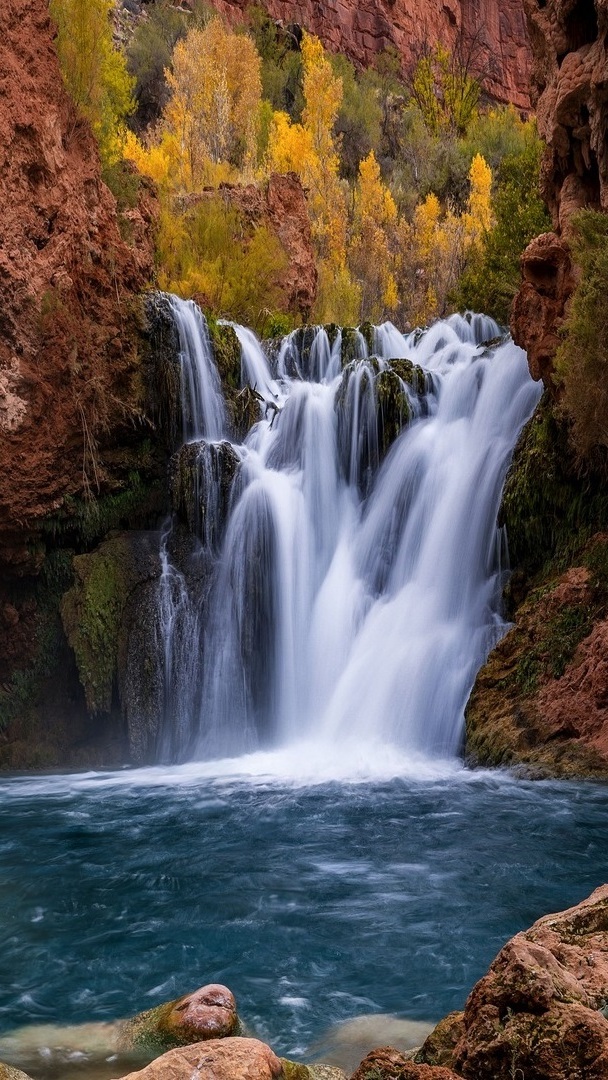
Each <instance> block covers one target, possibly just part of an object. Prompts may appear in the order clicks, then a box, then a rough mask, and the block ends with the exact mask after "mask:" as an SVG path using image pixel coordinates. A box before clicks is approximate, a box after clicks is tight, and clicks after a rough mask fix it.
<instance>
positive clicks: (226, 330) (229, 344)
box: [206, 314, 241, 394]
mask: <svg viewBox="0 0 608 1080" xmlns="http://www.w3.org/2000/svg"><path fill="white" fill-rule="evenodd" d="M206 317H207V326H208V328H209V337H210V338H211V345H212V347H213V355H214V358H215V362H216V364H217V369H218V371H219V373H220V379H221V380H222V386H223V388H224V392H225V393H227V394H230V391H235V390H239V389H240V387H241V345H240V342H239V339H238V337H237V336H236V332H235V330H234V327H232V326H226V325H225V324H224V323H219V322H218V321H217V319H216V318H215V317H214V316H213V315H210V314H207V316H206Z"/></svg>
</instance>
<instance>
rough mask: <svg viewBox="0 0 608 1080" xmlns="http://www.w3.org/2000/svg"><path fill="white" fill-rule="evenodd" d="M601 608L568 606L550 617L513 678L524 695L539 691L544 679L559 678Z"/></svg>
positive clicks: (516, 669)
mask: <svg viewBox="0 0 608 1080" xmlns="http://www.w3.org/2000/svg"><path fill="white" fill-rule="evenodd" d="M595 615H597V608H594V607H586V606H574V605H571V606H566V607H564V608H562V610H561V611H560V612H558V614H557V615H556V616H554V618H552V619H549V620H548V621H547V622H546V623H545V625H544V627H543V628H542V631H541V633H540V638H539V640H537V642H536V643H535V644H534V646H533V647H532V648H531V649H530V650H529V651H526V652H525V653H524V655H523V656H522V657H521V659H520V660H519V662H518V664H517V666H516V668H515V671H514V674H513V681H514V682H515V684H516V686H517V688H518V689H519V690H520V691H521V693H522V694H524V695H530V694H533V693H535V692H536V690H537V689H538V688H539V685H540V684H541V682H543V681H546V680H547V679H559V678H560V677H561V676H562V675H563V674H564V671H565V670H566V667H567V665H568V663H569V661H570V660H571V659H572V658H573V656H574V653H575V652H576V649H577V646H578V645H580V643H581V641H583V640H584V639H585V638H586V637H587V636H588V634H590V632H591V629H592V627H593V620H594V616H595Z"/></svg>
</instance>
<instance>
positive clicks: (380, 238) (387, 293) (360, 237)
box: [348, 150, 399, 322]
mask: <svg viewBox="0 0 608 1080" xmlns="http://www.w3.org/2000/svg"><path fill="white" fill-rule="evenodd" d="M396 226H397V206H396V204H395V200H394V199H393V196H392V195H391V193H390V191H389V189H388V187H387V186H386V185H385V184H384V183H383V181H382V177H381V175H380V166H379V165H378V162H377V161H376V156H375V154H374V151H373V150H370V152H369V154H368V155H367V157H366V158H364V160H363V161H361V162H360V164H359V179H358V182H357V187H356V189H355V209H354V217H353V226H352V232H351V241H350V245H349V252H348V261H349V265H350V268H351V272H352V274H353V277H354V279H355V281H356V282H357V284H358V285H359V287H360V290H361V312H360V315H361V316H362V317H365V318H367V319H371V320H372V321H373V322H381V321H382V320H383V319H385V318H386V317H387V316H389V315H392V314H393V313H394V312H395V310H396V308H397V307H398V304H399V295H398V289H397V281H396V275H397V272H398V264H399V248H398V242H397V234H396Z"/></svg>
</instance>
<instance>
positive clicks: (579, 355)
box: [555, 210, 608, 468]
mask: <svg viewBox="0 0 608 1080" xmlns="http://www.w3.org/2000/svg"><path fill="white" fill-rule="evenodd" d="M573 228H574V233H573V238H572V251H573V254H574V258H575V261H576V262H577V264H578V266H579V267H580V271H581V279H580V282H579V284H578V287H577V288H576V290H575V292H574V295H573V297H572V301H571V306H570V311H569V315H568V318H567V320H566V324H565V327H564V340H563V343H562V344H561V345H560V347H559V349H558V351H557V356H556V358H555V369H556V373H557V379H558V380H559V382H560V384H561V406H562V409H563V412H564V413H565V415H566V417H567V418H568V419H569V420H570V423H571V439H572V442H573V445H574V447H575V449H576V451H577V452H578V454H579V455H580V457H581V458H588V457H589V456H593V457H594V458H596V457H599V458H601V463H602V465H603V466H604V468H605V467H606V460H607V459H606V454H605V449H606V447H608V306H607V304H606V297H607V296H608V214H602V213H599V212H597V211H594V210H581V211H580V212H579V213H578V214H577V215H576V217H575V218H574V220H573Z"/></svg>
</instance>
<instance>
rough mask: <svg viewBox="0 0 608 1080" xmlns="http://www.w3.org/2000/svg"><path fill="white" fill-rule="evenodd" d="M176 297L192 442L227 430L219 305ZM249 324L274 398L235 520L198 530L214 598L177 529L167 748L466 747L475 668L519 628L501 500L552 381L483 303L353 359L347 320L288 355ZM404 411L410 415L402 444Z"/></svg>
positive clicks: (356, 352) (263, 389)
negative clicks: (183, 566)
mask: <svg viewBox="0 0 608 1080" xmlns="http://www.w3.org/2000/svg"><path fill="white" fill-rule="evenodd" d="M172 305H173V311H174V314H175V319H176V323H177V326H178V329H179V335H180V348H181V350H182V370H183V372H184V374H183V377H182V385H183V386H184V387H185V388H186V390H185V393H186V397H185V404H184V416H185V419H184V431H185V438H189V439H193V438H196V439H198V440H201V439H202V440H203V442H202V443H200V445H201V446H203V445H210V441H211V442H213V441H214V440H215V441H216V445H218V444H217V440H218V439H220V438H222V437H223V438H224V439H226V435H227V422H226V413H225V409H224V407H223V404H222V403H221V398H220V397H219V393H218V388H219V379H218V376H217V372H216V370H215V366H214V364H213V359H212V356H211V352H210V349H209V347H208V337H207V334H206V329H205V327H204V321H203V320H202V317H201V316H200V314H197V309H196V308H195V307H194V305H192V304H185V303H184V302H183V301H179V300H177V299H173V300H172ZM197 333H200V340H199V339H198V338H197V336H196V334H197ZM236 333H237V336H238V338H239V341H240V344H241V349H242V378H243V381H244V383H245V382H248V383H249V384H250V385H251V386H252V387H253V388H255V390H256V391H257V393H258V394H259V395H260V396H261V397H262V398H263V399H264V400H265V402H266V408H265V409H264V406H263V405H262V407H261V414H262V417H261V419H260V421H259V422H258V423H257V424H256V425H255V426H254V427H253V428H252V430H251V431H250V433H249V435H248V436H247V439H246V440H245V444H244V445H243V446H242V447H239V448H238V450H237V453H236V454H235V460H237V461H238V462H239V464H238V468H237V469H236V475H235V478H234V480H233V482H232V488H231V491H230V497H229V507H228V509H226V507H224V509H223V511H222V516H223V518H225V519H226V520H225V523H224V522H223V521H222V522H221V523H216V524H215V525H213V523H212V526H209V524H208V525H207V532H206V533H205V532H204V531H203V532H201V531H200V530H199V538H200V540H199V544H200V548H199V556H200V553H201V552H202V553H203V555H202V556H200V557H205V558H207V560H210V562H211V565H212V574H211V584H210V587H209V588H208V590H207V592H206V593H205V596H204V597H201V595H200V593H198V592H197V589H196V588H193V587H192V586H191V585H190V586H188V585H187V584H186V582H185V580H184V578H183V576H182V575H181V573H180V572H179V571H177V570H176V569H175V568H174V567H173V566H172V565H171V562H170V559H169V556H168V554H167V545H166V544H165V545H164V546H163V568H164V569H163V581H162V582H161V588H160V607H161V612H162V616H161V623H162V628H163V635H164V647H163V655H164V664H165V682H166V684H168V685H169V687H170V689H169V692H168V693H167V695H166V700H167V707H166V711H167V717H166V730H165V735H164V738H163V741H162V745H161V749H160V755H161V757H163V758H167V757H171V758H177V759H178V760H183V759H185V758H205V757H208V758H214V757H222V756H231V755H235V754H242V753H246V752H248V751H253V750H256V749H258V748H263V747H277V746H281V745H286V744H291V743H297V742H298V741H300V740H308V741H309V742H316V743H317V744H323V745H325V746H326V747H327V748H328V753H330V754H331V753H336V754H337V753H340V752H343V751H344V748H345V747H346V746H347V745H348V744H352V745H357V746H359V747H363V748H364V749H365V752H367V751H368V750H369V749H370V748H371V747H372V746H373V745H374V744H384V745H386V744H389V745H392V746H396V747H399V748H401V749H402V750H403V751H405V752H406V753H408V754H411V755H413V756H416V755H421V756H442V757H450V756H453V755H455V754H456V753H457V751H458V747H459V742H460V739H461V733H462V725H463V712H464V706H465V703H466V700H467V697H468V694H469V692H470V688H471V685H472V682H473V680H474V677H475V674H476V671H477V669H478V668H479V666H480V665H481V663H483V660H484V658H485V656H486V654H487V652H488V650H489V649H490V648H491V647H492V646H493V645H494V644H495V642H496V641H497V639H498V638H499V637H500V635H501V634H502V632H503V631H504V623H503V621H502V619H501V616H500V593H501V586H502V583H503V575H504V569H505V560H504V558H503V552H504V545H505V540H504V536H503V535H502V533H501V532H500V530H498V529H497V526H496V517H497V512H498V506H499V501H500V494H501V488H502V483H503V480H504V475H505V472H506V468H507V466H508V462H509V459H510V454H511V452H512V449H513V446H514V444H515V441H516V439H517V435H518V433H519V430H520V428H521V426H522V424H523V423H524V422H525V420H526V419H527V418H528V416H529V415H530V414H531V412H532V409H533V407H534V404H535V403H536V401H537V399H538V396H539V389H538V387H537V385H536V384H534V383H533V382H532V381H531V379H530V377H529V374H528V370H527V364H526V359H525V355H524V354H523V353H522V352H521V350H519V349H518V348H516V346H515V345H513V343H512V342H510V341H505V342H503V343H502V344H499V345H498V346H494V347H487V346H486V345H485V344H484V343H485V342H488V341H489V340H490V339H496V338H497V337H498V336H499V334H500V330H499V327H498V326H497V325H496V324H495V323H494V322H493V321H492V320H491V319H488V318H486V317H483V316H472V317H467V318H462V317H460V316H452V317H451V318H450V319H449V320H447V321H446V322H441V323H437V324H435V325H434V326H432V327H431V328H430V329H429V330H428V331H426V332H424V333H421V332H419V331H417V332H416V333H415V334H412V335H410V336H408V337H404V336H403V335H401V334H400V333H399V332H398V331H397V330H396V329H395V327H393V326H391V325H390V324H385V325H384V326H381V327H377V328H376V329H375V331H374V334H375V338H374V342H373V345H374V348H373V352H374V353H375V357H372V358H368V356H367V352H368V349H367V346H366V344H365V340H364V339H363V337H362V335H360V334H358V335H352V331H351V332H350V333H351V336H352V341H351V351H350V356H351V357H354V359H351V360H350V362H349V363H348V364H347V365H346V367H345V368H344V370H342V367H341V355H343V350H342V342H341V338H340V334H338V336H337V337H336V338H334V340H333V341H330V339H329V337H328V335H327V333H326V331H325V330H324V329H322V328H318V329H315V330H305V331H300V332H296V333H295V334H292V335H290V336H289V337H288V338H286V339H285V341H284V342H283V345H282V347H281V349H280V351H279V353H278V355H277V358H276V360H275V363H274V370H271V367H270V365H269V363H268V361H267V359H266V356H265V355H264V352H263V350H262V348H261V346H260V344H259V342H258V341H257V339H256V338H255V336H254V335H253V334H252V332H251V331H249V330H246V329H244V328H241V327H237V328H236ZM191 352H192V355H193V356H195V358H196V359H195V360H193V359H191V358H190V353H191ZM201 357H203V360H204V363H201V360H200V358H201ZM199 379H200V384H199V382H198V381H197V380H199ZM387 388H388V389H390V395H387ZM194 402H196V403H197V404H196V408H195V406H194ZM199 403H200V405H199ZM387 410H388V411H390V417H389V415H388V411H387ZM396 413H397V414H398V416H397V420H395V415H396ZM195 416H196V417H197V419H196V420H195V419H194V417H195ZM187 417H190V418H191V419H189V420H188V419H187ZM199 417H200V419H198V418H199ZM389 420H390V423H392V424H393V426H394V425H395V423H396V425H397V430H396V431H395V434H397V432H398V429H399V428H400V427H401V426H403V430H402V432H401V434H398V437H397V438H396V439H395V441H394V442H393V444H392V446H391V447H390V449H389V450H388V453H386V455H385V456H384V457H383V454H384V451H385V450H386V445H384V444H385V443H386V441H387V440H386V438H385V435H386V432H387V431H388V430H389V427H390V424H389ZM219 445H220V446H225V445H226V443H220V444H219ZM197 452H198V451H197ZM202 456H203V458H205V460H206V455H205V453H204V452H203V455H202ZM210 482H211V481H210V480H209V477H207V479H206V482H205V485H204V487H205V490H206V492H207V495H206V500H207V501H206V505H205V514H206V517H207V521H209V515H211V517H212V518H213V517H214V514H215V515H217V513H218V510H217V507H216V510H215V511H214V510H213V502H214V500H213V498H210V497H209V494H208V493H209V484H210ZM217 482H218V483H219V480H217ZM216 502H217V500H216ZM218 505H219V503H218ZM193 516H194V517H196V513H194V514H193ZM203 516H204V515H203ZM212 536H213V537H214V541H213V542H212V540H211V537H212ZM219 537H222V539H221V542H220V541H219V540H218V538H219ZM213 548H215V550H213Z"/></svg>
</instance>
